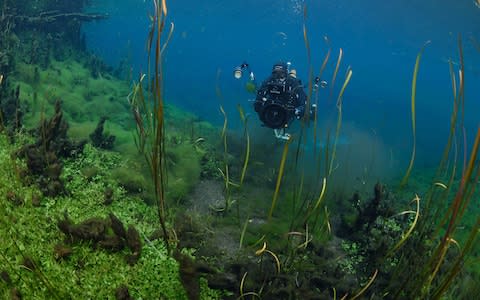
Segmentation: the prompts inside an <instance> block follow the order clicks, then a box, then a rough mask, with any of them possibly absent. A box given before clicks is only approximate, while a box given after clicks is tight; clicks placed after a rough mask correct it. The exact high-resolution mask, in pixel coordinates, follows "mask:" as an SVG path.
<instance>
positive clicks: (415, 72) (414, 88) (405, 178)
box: [400, 41, 430, 187]
mask: <svg viewBox="0 0 480 300" xmlns="http://www.w3.org/2000/svg"><path fill="white" fill-rule="evenodd" d="M429 43H430V41H428V42H426V43H425V44H424V45H423V47H422V48H421V49H420V52H419V53H418V54H417V59H416V61H415V67H414V69H413V78H412V93H411V99H410V101H411V116H412V134H413V146H412V155H411V158H410V163H409V165H408V168H407V171H406V173H405V175H404V176H403V178H402V181H401V182H400V187H403V186H405V185H406V184H407V182H408V178H409V177H410V173H411V172H412V168H413V163H414V161H415V152H416V149H417V130H416V113H415V106H416V105H415V98H416V94H417V76H418V69H419V67H420V59H421V58H422V54H423V51H424V50H425V47H426V46H427V45H428V44H429Z"/></svg>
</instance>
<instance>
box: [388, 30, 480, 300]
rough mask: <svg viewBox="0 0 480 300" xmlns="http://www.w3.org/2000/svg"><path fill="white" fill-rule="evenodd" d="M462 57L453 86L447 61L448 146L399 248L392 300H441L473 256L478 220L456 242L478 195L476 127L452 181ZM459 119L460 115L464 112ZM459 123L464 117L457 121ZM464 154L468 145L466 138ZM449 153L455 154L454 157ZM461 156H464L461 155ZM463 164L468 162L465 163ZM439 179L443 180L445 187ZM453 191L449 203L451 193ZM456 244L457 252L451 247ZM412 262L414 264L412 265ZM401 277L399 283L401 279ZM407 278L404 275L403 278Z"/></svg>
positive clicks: (461, 106) (460, 102)
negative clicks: (469, 146)
mask: <svg viewBox="0 0 480 300" xmlns="http://www.w3.org/2000/svg"><path fill="white" fill-rule="evenodd" d="M458 47H459V55H460V56H461V57H462V56H463V54H462V53H463V51H462V44H461V39H460V38H459V44H458ZM463 68H464V65H463V58H461V63H460V66H459V81H460V84H459V85H458V86H457V83H456V79H455V75H454V71H453V64H452V63H451V62H450V63H449V73H450V76H451V80H452V90H453V98H454V99H453V111H452V113H451V118H450V132H449V136H448V141H447V145H446V148H445V150H444V152H443V154H442V157H441V160H440V163H439V165H438V167H437V171H436V175H435V179H434V180H433V182H432V184H431V187H430V189H429V191H428V193H427V196H426V198H427V201H426V202H427V203H426V205H425V206H424V207H423V212H421V213H420V218H417V216H418V214H419V211H418V209H417V212H416V213H415V214H416V217H415V220H414V222H413V224H415V223H417V220H418V225H417V230H415V231H414V232H413V233H412V234H411V237H410V239H409V240H407V241H406V242H405V244H406V245H408V247H406V245H404V246H403V249H400V250H399V249H398V247H396V248H397V251H399V252H400V253H401V254H399V255H400V261H399V264H398V266H397V269H396V272H395V274H394V276H393V277H392V279H391V283H390V287H392V289H391V291H390V292H391V293H390V295H391V296H392V298H393V299H405V297H407V298H412V297H417V298H420V299H441V298H442V297H443V296H444V295H445V294H446V293H447V291H448V289H449V288H450V287H451V286H452V284H454V283H455V282H456V280H457V279H458V276H459V275H460V274H461V272H462V270H465V268H466V266H467V261H468V260H469V259H471V258H469V257H468V255H470V254H471V253H472V250H473V247H474V244H475V242H476V241H477V237H478V234H479V226H480V217H478V216H476V217H474V221H473V224H472V225H471V226H472V227H471V228H470V229H469V233H468V236H467V237H466V238H465V239H463V240H458V239H457V238H456V235H457V236H458V235H459V234H460V232H459V231H458V229H459V225H460V221H462V220H464V219H465V212H466V211H467V207H471V200H472V198H473V197H474V193H475V191H476V187H477V185H478V184H477V182H478V180H479V178H480V166H479V162H478V151H479V145H480V127H477V133H476V136H475V139H474V143H473V147H472V149H471V151H470V158H469V160H468V161H467V160H466V159H464V163H463V165H464V166H465V167H464V169H463V171H462V174H461V177H460V182H459V183H458V184H457V183H455V182H454V178H455V175H456V170H457V154H458V150H457V148H458V145H457V142H456V139H457V137H456V133H457V131H458V132H460V134H463V135H464V131H465V129H464V126H463V121H462V120H459V119H458V116H459V112H460V111H462V112H463V110H464V84H463V82H464V78H463V74H464V72H463ZM462 115H463V114H462ZM461 118H462V119H463V116H462V117H461ZM463 147H464V153H465V151H466V149H465V148H466V142H465V136H464V143H463ZM452 149H453V153H452ZM451 155H453V164H452V166H450V167H448V166H447V161H448V159H449V157H450V156H451ZM464 157H465V154H464ZM465 161H467V163H466V162H465ZM441 177H446V179H447V183H446V184H444V183H443V182H442V180H441ZM451 193H453V194H454V195H453V199H450V198H451V197H449V194H451ZM413 224H412V227H413ZM452 245H455V246H456V247H455V248H452V247H451V246H452ZM420 246H421V247H423V250H422V251H423V252H422V253H428V255H422V253H420V255H419V253H417V250H416V249H417V248H418V247H420ZM412 262H415V264H412ZM402 274H403V277H404V278H403V279H400V278H401V277H402ZM407 274H408V275H407Z"/></svg>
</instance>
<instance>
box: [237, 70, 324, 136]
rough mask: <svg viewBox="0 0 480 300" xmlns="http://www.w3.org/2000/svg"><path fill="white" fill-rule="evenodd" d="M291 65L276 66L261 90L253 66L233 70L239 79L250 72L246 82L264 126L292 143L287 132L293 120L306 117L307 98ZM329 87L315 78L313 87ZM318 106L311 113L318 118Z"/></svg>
mask: <svg viewBox="0 0 480 300" xmlns="http://www.w3.org/2000/svg"><path fill="white" fill-rule="evenodd" d="M290 65H291V63H290V62H288V63H285V62H278V63H276V64H274V65H273V68H272V74H271V75H270V76H269V77H268V78H267V79H265V81H263V83H262V85H261V86H260V87H259V88H256V84H255V76H254V74H253V72H252V71H251V70H250V66H249V65H248V64H247V63H246V62H244V63H242V64H241V65H240V66H238V67H236V68H235V70H234V77H235V78H236V79H240V78H241V77H242V74H243V72H245V71H247V72H248V73H249V76H250V82H247V90H249V91H251V90H252V88H251V87H252V86H253V87H255V89H253V91H255V90H256V97H255V101H254V104H253V107H254V109H255V112H257V114H258V117H259V119H260V121H262V123H263V126H266V127H269V128H272V129H273V131H274V133H275V137H276V138H279V139H283V140H288V139H290V134H288V133H287V132H286V129H287V128H288V126H289V125H290V123H291V122H292V121H293V120H294V119H297V120H299V119H301V118H302V117H303V116H304V115H305V106H306V103H307V95H306V93H305V91H304V86H303V84H302V82H301V80H299V79H297V72H296V70H295V69H291V70H290ZM319 82H320V83H321V86H322V87H324V86H325V85H326V82H325V81H320V79H319V78H315V81H314V84H315V85H314V86H315V87H318V86H319ZM315 109H316V106H315V105H312V107H311V109H310V111H309V113H310V115H311V116H312V117H313V116H315V113H314V111H315Z"/></svg>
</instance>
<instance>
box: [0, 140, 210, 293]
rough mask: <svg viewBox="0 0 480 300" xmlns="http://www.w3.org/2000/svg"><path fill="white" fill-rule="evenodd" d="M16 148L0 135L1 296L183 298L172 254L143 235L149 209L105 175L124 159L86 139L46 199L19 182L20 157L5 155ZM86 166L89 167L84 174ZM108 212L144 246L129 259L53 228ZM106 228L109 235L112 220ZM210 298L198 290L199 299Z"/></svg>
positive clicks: (149, 223) (151, 223)
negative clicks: (62, 190) (58, 192)
mask: <svg viewBox="0 0 480 300" xmlns="http://www.w3.org/2000/svg"><path fill="white" fill-rule="evenodd" d="M19 143H21V140H20V141H19ZM17 148H18V146H16V145H10V144H9V143H8V142H7V139H6V137H5V136H4V135H0V170H2V171H1V172H2V174H1V177H2V181H1V183H0V194H1V195H2V197H1V198H0V213H1V214H2V218H1V219H0V222H1V224H0V236H1V237H2V242H1V243H0V253H1V261H2V264H1V267H0V268H1V269H0V272H1V279H0V295H1V296H0V298H2V299H9V298H10V297H13V296H12V295H21V296H23V297H24V298H25V299H55V298H57V299H67V298H82V299H88V298H90V299H94V298H95V299H113V298H115V297H116V295H117V297H120V296H119V295H120V294H121V293H122V292H123V295H125V293H128V294H129V295H130V296H131V297H133V298H135V299H139V298H143V299H148V298H151V297H154V298H160V299H186V297H187V296H186V293H185V290H184V288H183V286H182V283H181V281H180V276H179V269H178V268H179V267H178V263H177V261H176V260H175V259H173V258H171V257H169V256H167V254H166V251H165V248H164V247H163V244H162V242H161V241H160V240H157V239H148V238H147V237H150V236H151V235H152V233H153V232H154V231H155V229H156V228H157V217H156V214H155V210H154V209H152V208H151V207H149V206H148V205H146V204H145V202H144V201H143V200H142V199H140V198H138V197H132V196H127V193H126V191H125V190H124V189H123V188H122V187H121V186H120V185H119V184H118V183H117V182H116V181H115V180H113V178H112V176H111V175H110V170H111V169H113V168H116V167H118V166H119V165H122V162H121V158H120V156H119V155H118V154H114V153H112V152H104V151H100V150H97V149H95V148H93V147H91V146H90V145H87V146H86V147H85V150H84V152H83V154H82V155H81V156H80V157H78V158H77V159H72V160H68V161H66V162H65V166H64V171H63V175H62V178H63V180H64V182H65V186H66V189H67V191H68V192H69V193H68V195H65V196H60V197H56V198H50V197H43V196H41V192H40V191H39V190H38V189H37V188H36V187H35V186H26V185H25V184H24V183H23V182H22V177H21V174H22V172H23V169H24V168H25V165H24V162H23V161H21V160H18V159H17V160H12V159H11V153H12V152H14V151H15V150H16V149H17ZM87 168H89V169H95V172H94V173H88V175H86V172H85V170H86V169H87ZM106 200H109V201H106ZM111 214H113V215H115V216H116V217H118V219H119V220H121V222H122V223H123V224H124V225H125V226H129V225H130V226H134V227H135V228H136V229H137V230H138V232H139V234H140V237H141V240H142V241H143V242H142V250H141V255H140V257H139V259H138V261H137V262H136V263H134V264H129V263H128V262H129V261H128V259H127V258H128V256H129V255H131V253H132V251H131V250H130V249H128V248H127V247H125V248H122V249H121V250H120V251H113V249H108V248H104V247H98V246H97V247H94V243H93V242H92V241H74V242H68V240H69V239H70V237H68V236H67V235H66V234H65V233H64V232H62V231H61V230H60V228H59V224H60V223H59V222H60V221H61V220H63V219H64V216H65V215H68V218H69V219H70V220H71V221H72V222H73V223H80V222H83V221H85V220H88V219H95V218H96V219H108V218H111ZM60 227H61V226H60ZM105 230H106V232H105V235H106V236H113V233H112V232H111V231H112V229H111V228H110V227H108V228H106V229H105ZM215 297H216V296H215V293H212V291H209V290H207V289H206V288H203V289H202V298H203V299H212V298H215Z"/></svg>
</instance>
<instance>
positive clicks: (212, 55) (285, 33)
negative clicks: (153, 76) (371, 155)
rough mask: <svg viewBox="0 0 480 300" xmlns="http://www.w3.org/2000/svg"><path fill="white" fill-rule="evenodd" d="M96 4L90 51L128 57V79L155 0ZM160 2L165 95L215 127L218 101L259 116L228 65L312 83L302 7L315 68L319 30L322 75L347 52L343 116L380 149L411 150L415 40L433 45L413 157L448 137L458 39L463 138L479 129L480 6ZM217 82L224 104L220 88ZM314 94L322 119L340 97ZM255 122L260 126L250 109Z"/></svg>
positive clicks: (436, 153)
mask: <svg viewBox="0 0 480 300" xmlns="http://www.w3.org/2000/svg"><path fill="white" fill-rule="evenodd" d="M92 2H94V3H93V4H91V8H90V10H92V11H97V12H105V13H108V14H109V15H110V18H109V19H108V20H106V21H99V22H94V23H90V24H88V25H86V26H85V27H84V32H85V34H86V37H87V42H88V48H89V49H90V50H91V51H92V52H94V53H96V54H98V55H100V56H102V57H103V58H104V59H105V61H106V62H107V63H109V64H111V65H112V66H116V65H118V63H119V61H120V60H121V59H125V58H128V60H129V62H130V63H131V65H132V67H133V70H134V74H139V73H140V72H141V70H145V69H146V62H145V58H146V52H145V40H146V35H147V31H148V26H149V18H148V15H149V14H151V11H152V2H151V1H148V0H146V1H143V0H122V1H119V0H116V1H114V0H108V1H107V0H105V1H101V2H102V3H101V4H96V3H95V2H97V1H92ZM98 2H100V1H98ZM167 4H168V21H169V22H174V23H175V31H174V36H173V38H172V40H171V42H170V44H169V47H168V50H167V52H166V55H165V60H166V70H165V72H166V77H165V80H166V81H165V83H166V90H165V96H166V100H167V102H169V103H173V104H176V105H178V106H180V107H182V108H184V109H186V110H189V111H192V112H194V113H196V114H198V115H199V116H201V117H202V118H204V119H206V120H209V121H211V122H213V123H217V124H220V123H221V122H222V121H223V117H222V115H221V114H220V111H219V105H220V104H222V105H223V106H224V107H225V108H226V110H227V113H228V114H229V116H231V117H230V119H231V120H232V122H231V124H233V125H232V126H235V125H236V124H237V125H238V124H239V121H238V119H239V118H237V116H238V113H237V111H236V106H237V104H241V105H242V106H243V107H244V108H245V110H246V111H247V112H250V113H252V115H253V116H254V111H253V109H252V108H251V103H250V102H248V99H250V98H253V96H252V95H251V94H248V93H247V92H246V91H245V90H244V86H243V84H242V83H241V82H239V81H236V80H234V79H233V76H232V70H233V68H234V67H235V66H236V65H238V64H240V63H242V62H243V61H247V62H248V63H249V64H250V66H251V67H252V69H253V71H254V72H255V75H256V76H257V80H259V81H261V80H262V79H263V78H265V77H266V76H268V75H269V74H270V70H271V66H272V64H273V63H275V62H276V61H277V60H285V61H291V62H292V63H293V66H294V67H295V68H296V69H297V71H298V75H299V77H300V78H302V79H303V80H304V81H308V78H307V76H308V67H309V64H308V60H307V55H306V53H307V51H306V48H305V44H304V39H303V29H302V26H303V22H304V19H303V5H304V4H305V5H306V7H307V19H306V26H307V31H308V37H309V41H310V48H311V59H312V66H313V67H314V70H315V73H318V70H319V68H320V66H321V63H322V60H323V58H324V56H325V54H326V53H327V51H328V46H327V44H326V43H325V40H324V36H327V37H328V39H329V41H330V44H331V47H332V55H331V58H330V62H329V67H328V68H327V70H326V76H324V77H325V79H326V80H327V81H330V80H331V74H332V73H333V67H334V64H335V61H336V59H337V56H338V52H339V49H340V48H342V49H343V52H344V56H343V64H342V67H341V69H340V72H339V76H338V78H337V82H336V85H335V86H336V90H337V91H338V89H339V88H340V86H341V83H342V82H343V78H344V75H345V71H346V69H347V67H348V66H351V68H352V70H353V77H352V81H351V83H350V85H349V87H348V89H347V91H346V93H345V96H344V99H343V100H344V102H343V103H344V106H343V112H344V115H343V117H344V121H345V123H347V124H350V126H351V127H355V128H356V129H358V130H362V131H363V132H368V133H374V135H375V136H376V137H378V138H380V139H381V140H382V142H383V143H384V144H385V145H386V148H388V149H394V151H395V152H396V153H399V156H402V155H403V156H405V157H407V156H408V155H409V154H410V150H411V145H412V143H411V118H410V93H411V81H412V73H413V68H414V64H415V58H416V55H417V53H418V52H419V50H420V48H421V47H422V45H424V43H425V42H426V41H431V42H430V44H429V45H428V46H427V47H426V50H425V52H424V55H423V57H422V61H421V65H420V73H419V77H418V83H417V85H418V91H417V134H418V136H417V137H418V145H417V146H418V156H417V157H418V158H419V161H420V162H421V164H425V165H429V164H435V163H436V162H437V161H438V159H439V157H440V151H441V150H442V149H443V147H444V145H445V142H446V134H447V132H448V128H449V120H450V113H451V109H452V91H451V80H450V76H449V69H448V64H447V61H448V59H449V58H451V59H452V60H453V61H454V62H455V63H458V61H459V58H458V47H457V43H458V36H459V35H461V36H462V40H463V47H464V55H465V65H466V74H465V78H466V105H465V110H466V114H465V127H466V130H467V138H468V137H470V138H471V137H472V136H473V134H474V133H475V131H476V129H477V126H478V121H479V119H478V112H479V111H480V103H479V99H480V98H479V97H478V95H480V93H479V92H480V84H479V82H480V52H479V51H478V50H477V49H475V47H474V46H473V44H472V42H471V38H472V37H473V38H475V39H477V40H479V41H480V9H479V8H477V7H476V5H475V3H474V1H472V0H465V1H459V0H427V1H420V0H416V1H413V0H398V1H385V0H362V1H358V0H357V1H347V0H335V1H334V0H330V1H326V0H311V1H299V0H282V1H280V0H239V1H218V0H216V1H211V0H204V1H189V0H183V1H167ZM218 72H220V73H219V74H220V76H219V77H218V78H219V80H218V82H217V73H218ZM136 76H137V75H135V77H136ZM217 84H218V85H219V87H220V88H221V92H222V96H223V97H222V99H219V98H218V97H217V95H216V92H215V89H216V85H217ZM320 99H321V100H320V101H321V108H322V111H324V112H325V113H324V114H322V118H325V119H328V118H329V116H328V115H329V114H332V112H334V108H335V101H336V99H335V98H333V99H330V97H329V92H327V91H322V94H321V98H320ZM251 119H252V120H253V121H252V122H257V123H259V121H258V119H257V118H256V116H254V117H253V118H251ZM235 120H237V122H235ZM258 127H260V124H258Z"/></svg>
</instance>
